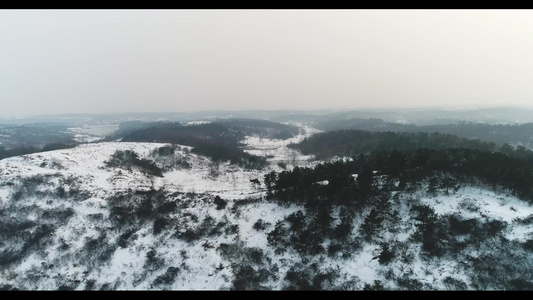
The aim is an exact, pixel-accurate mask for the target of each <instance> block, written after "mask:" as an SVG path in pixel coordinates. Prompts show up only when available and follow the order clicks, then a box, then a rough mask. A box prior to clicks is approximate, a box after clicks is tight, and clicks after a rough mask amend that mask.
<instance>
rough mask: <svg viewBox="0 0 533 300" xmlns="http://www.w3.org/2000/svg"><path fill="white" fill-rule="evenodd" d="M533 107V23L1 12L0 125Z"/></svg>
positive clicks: (295, 13) (238, 13)
mask: <svg viewBox="0 0 533 300" xmlns="http://www.w3.org/2000/svg"><path fill="white" fill-rule="evenodd" d="M502 105H508V106H521V105H525V106H532V105H533V10H524V11H521V10H412V11H411V10H58V11H55V10H33V11H32V10H0V111H1V113H0V115H1V116H12V115H13V116H26V115H39V114H51V113H112V112H152V111H192V110H219V109H220V110H241V109H268V110H277V109H309V110H310V109H324V108H326V109H363V108H387V107H435V106H438V107H475V106H483V107H486V106H502Z"/></svg>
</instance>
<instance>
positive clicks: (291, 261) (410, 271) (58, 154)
mask: <svg viewBox="0 0 533 300" xmlns="http://www.w3.org/2000/svg"><path fill="white" fill-rule="evenodd" d="M312 132H313V131H312V130H310V129H309V128H308V129H307V133H306V134H305V135H303V134H302V135H299V136H297V137H295V138H292V139H288V140H275V139H264V138H259V137H247V138H246V139H245V141H244V144H246V145H247V146H246V147H245V149H246V151H249V152H250V153H252V154H254V155H262V156H265V157H268V160H269V161H270V162H271V164H270V165H269V166H267V167H266V168H265V169H262V170H253V169H244V168H242V167H238V166H235V165H231V164H230V163H221V162H219V163H214V162H213V161H211V160H210V159H209V158H206V157H203V156H201V155H197V154H194V153H192V152H191V147H187V146H181V145H169V144H161V143H118V142H109V143H98V144H87V145H80V146H78V147H76V148H72V149H65V150H56V151H50V152H43V153H35V154H31V155H25V156H19V157H12V158H8V159H4V160H2V161H0V216H1V219H0V235H1V239H0V287H1V288H3V289H22V290H56V289H77V290H85V289H104V290H105V289H114V290H146V289H157V290H160V289H172V290H219V289H253V290H257V289H270V290H281V289H334V290H358V289H438V290H442V289H461V290H462V289H483V290H485V289H533V288H532V283H533V278H532V274H531V272H530V270H531V269H532V268H533V252H532V250H533V245H532V243H531V240H532V239H533V208H532V207H531V206H530V205H528V204H527V203H526V202H524V201H521V200H519V199H517V198H515V197H512V196H508V195H504V194H495V193H494V192H490V191H488V190H485V189H482V188H474V187H463V188H461V189H458V190H457V191H455V192H454V193H452V194H449V195H444V194H443V193H437V194H434V195H429V194H428V193H427V192H426V190H427V183H423V184H422V186H421V188H420V189H418V190H415V191H410V192H409V193H408V192H406V191H400V190H391V191H390V192H388V197H387V198H386V199H383V201H380V202H379V203H374V204H372V205H370V206H368V207H366V208H365V209H362V210H359V211H352V212H348V211H347V210H346V209H345V208H343V207H342V206H334V207H332V209H331V211H330V213H329V216H330V218H329V221H328V222H329V223H328V224H329V227H331V228H336V227H337V226H338V225H340V224H343V222H344V221H345V220H347V219H349V220H350V222H351V223H350V224H352V226H350V227H349V231H348V232H347V233H346V234H345V235H344V236H343V237H342V238H340V237H336V236H333V235H332V236H330V237H326V238H324V239H323V240H321V241H320V244H319V245H315V244H313V243H312V241H313V240H312V239H310V240H309V241H311V242H309V243H310V244H305V243H303V242H302V239H301V238H302V234H301V233H302V231H300V230H301V229H302V227H301V228H297V226H296V225H295V224H298V222H296V221H295V220H300V221H301V223H300V224H303V225H302V226H303V227H305V226H310V224H312V222H311V219H312V218H315V217H316V216H314V215H313V214H312V212H311V211H310V210H309V209H308V208H306V207H305V206H303V205H297V204H294V203H292V204H291V203H286V204H282V203H279V202H277V201H273V200H269V199H267V197H265V196H266V189H265V183H264V175H266V174H269V173H270V172H272V171H276V172H279V171H282V170H283V169H284V168H286V169H292V168H293V167H294V166H295V165H299V166H313V165H314V164H316V162H311V161H310V159H311V158H312V157H310V156H302V155H301V154H300V153H298V152H297V151H295V150H293V149H289V148H288V147H287V145H289V144H290V143H296V142H298V141H301V140H303V139H304V138H305V137H306V136H308V135H309V134H311V133H312ZM117 151H133V152H135V153H137V154H138V157H139V159H146V160H147V161H150V162H151V163H153V164H154V165H155V166H157V167H158V168H160V169H161V170H162V176H161V177H159V176H154V175H150V174H148V173H146V172H145V171H144V169H143V168H142V167H138V166H136V165H131V164H124V165H122V166H118V167H110V166H108V164H106V161H109V160H110V159H111V157H112V156H113V155H114V154H115V153H117ZM280 162H282V163H283V164H281V165H278V163H280ZM256 180H257V181H256ZM322 184H326V185H327V184H328V183H327V182H326V183H322ZM371 216H373V217H371ZM424 216H425V217H424ZM369 220H373V221H372V222H370V221H369ZM428 220H429V221H428ZM364 224H366V225H364ZM368 224H371V225H372V226H371V227H372V228H373V229H372V232H373V234H372V235H368V234H367V232H366V230H365V228H369V226H370V225H368ZM428 224H429V225H431V226H434V227H435V231H434V232H438V233H439V234H440V237H442V239H441V240H442V241H444V243H445V244H447V245H449V246H446V247H444V246H443V249H446V251H445V253H442V254H439V255H431V254H428V251H427V249H425V248H424V247H425V246H427V245H426V244H424V240H423V234H424V232H426V231H424V230H425V228H426V227H427V226H428ZM424 226H426V227H424ZM283 233H284V234H283ZM420 235H422V237H421V236H420ZM302 243H303V244H302ZM299 245H303V246H306V245H314V246H318V247H316V251H315V252H310V251H309V249H303V248H301V247H300V246H299ZM304 248H305V247H304Z"/></svg>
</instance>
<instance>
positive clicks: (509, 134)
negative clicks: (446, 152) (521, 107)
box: [314, 118, 533, 147]
mask: <svg viewBox="0 0 533 300" xmlns="http://www.w3.org/2000/svg"><path fill="white" fill-rule="evenodd" d="M314 126H315V127H316V128H318V129H321V130H325V131H334V130H341V129H357V130H367V131H381V132H384V131H393V132H396V131H401V132H428V133H432V132H440V133H444V134H453V135H457V136H459V137H463V138H469V139H480V140H483V141H489V142H494V143H498V144H504V143H509V144H517V145H525V146H528V147H530V146H532V145H533V140H532V139H531V137H532V136H533V123H524V124H487V123H474V122H459V123H454V124H434V125H423V126H419V125H414V124H400V123H393V122H386V121H384V120H382V119H377V118H370V119H363V118H350V119H342V120H327V121H321V122H316V124H315V125H314Z"/></svg>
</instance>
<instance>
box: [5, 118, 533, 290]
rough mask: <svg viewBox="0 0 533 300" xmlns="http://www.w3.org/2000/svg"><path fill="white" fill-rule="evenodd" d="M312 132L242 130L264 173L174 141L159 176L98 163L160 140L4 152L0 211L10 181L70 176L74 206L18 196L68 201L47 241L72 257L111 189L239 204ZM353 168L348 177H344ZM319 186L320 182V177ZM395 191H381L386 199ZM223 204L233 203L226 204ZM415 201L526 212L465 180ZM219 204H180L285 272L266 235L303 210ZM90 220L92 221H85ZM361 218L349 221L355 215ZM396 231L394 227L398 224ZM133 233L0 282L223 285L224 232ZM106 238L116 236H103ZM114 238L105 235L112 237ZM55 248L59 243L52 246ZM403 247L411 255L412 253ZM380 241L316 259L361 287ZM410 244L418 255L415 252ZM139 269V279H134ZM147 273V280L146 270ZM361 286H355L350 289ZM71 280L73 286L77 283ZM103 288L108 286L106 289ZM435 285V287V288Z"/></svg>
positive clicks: (404, 234) (376, 270) (442, 274)
mask: <svg viewBox="0 0 533 300" xmlns="http://www.w3.org/2000/svg"><path fill="white" fill-rule="evenodd" d="M315 132H317V131H316V130H314V129H312V128H309V127H306V128H305V133H303V134H300V135H298V136H296V137H294V138H291V139H287V140H276V139H265V138H258V137H247V138H246V139H245V141H244V143H245V144H246V148H245V151H247V152H248V153H251V154H255V155H261V156H267V157H268V161H269V162H271V165H270V166H268V167H267V168H266V169H265V170H244V169H242V168H239V167H236V166H234V165H230V164H229V163H220V164H213V163H212V162H211V161H210V160H209V159H207V158H205V157H202V156H198V155H196V154H193V153H191V152H190V149H191V148H190V147H187V146H181V150H177V151H176V152H177V153H176V155H179V156H180V157H184V158H186V160H187V162H188V163H189V164H190V165H191V168H190V169H180V168H175V169H173V170H171V171H168V172H165V173H164V174H163V175H164V176H163V177H161V178H160V177H147V176H146V175H145V174H142V173H140V172H139V171H136V170H133V171H126V170H122V169H118V168H108V167H106V166H105V161H106V160H108V159H109V158H110V157H111V155H112V154H113V153H115V151H117V150H133V151H135V152H137V153H138V154H139V156H140V158H150V153H151V152H152V151H153V150H154V149H157V148H159V147H162V146H165V145H168V144H162V143H120V142H106V143H97V144H85V145H80V146H78V147H75V148H72V149H64V150H56V151H50V152H42V153H35V154H30V155H24V156H19V157H11V158H7V159H4V160H1V161H0V208H1V205H6V203H7V201H9V199H11V196H12V189H13V188H12V186H16V185H17V182H18V181H19V180H20V179H21V178H29V177H32V176H35V175H51V179H50V183H51V184H52V185H54V186H51V187H50V188H55V186H59V185H61V181H60V179H59V177H57V176H56V175H58V174H59V175H61V176H62V178H75V179H76V180H75V181H76V183H77V184H78V185H79V188H80V189H81V190H82V191H88V192H90V193H89V195H90V196H88V198H86V199H82V200H80V201H78V202H76V203H72V202H67V201H66V200H65V201H57V202H55V203H50V202H47V199H26V201H33V203H35V204H36V205H37V206H38V207H39V208H41V209H53V208H61V209H66V208H71V209H72V210H73V211H74V214H73V216H72V217H70V219H69V220H68V221H67V222H65V224H62V227H61V230H56V231H55V236H54V245H61V243H62V242H63V241H68V244H69V247H70V248H69V249H70V250H69V251H71V253H72V254H71V255H73V259H79V258H77V257H76V256H75V255H76V250H79V249H82V248H83V247H86V244H87V241H88V240H93V239H97V238H98V237H99V235H100V234H101V232H103V231H106V230H107V228H108V227H109V232H110V233H109V235H110V236H112V232H113V228H111V227H110V226H111V223H110V222H109V219H108V216H109V210H108V208H107V201H106V200H105V199H106V198H107V197H109V196H111V195H113V194H114V193H115V192H117V191H125V190H128V189H129V188H131V189H137V190H138V189H149V188H151V187H154V188H156V189H157V188H161V187H165V189H166V190H169V191H179V192H185V193H187V192H195V193H200V194H201V193H206V194H209V195H213V196H214V195H219V196H220V197H222V198H223V199H225V200H228V203H229V204H228V209H231V208H233V207H234V206H235V205H237V204H238V203H239V201H233V200H244V199H249V198H261V197H262V196H264V189H262V187H261V186H256V185H254V184H252V182H250V180H252V179H259V180H260V181H262V179H263V176H264V174H266V173H267V172H270V171H271V170H276V171H281V170H282V168H281V167H279V166H278V165H277V163H278V162H284V163H286V164H287V166H288V167H289V168H290V167H294V166H295V165H299V166H312V165H313V164H315V163H317V162H315V161H312V160H313V157H312V156H304V155H301V153H299V152H298V151H295V150H292V149H290V148H288V147H287V146H288V145H289V144H291V143H298V142H299V141H301V140H303V139H304V138H306V137H308V136H310V135H311V134H313V133H315ZM354 175H355V174H354ZM324 183H325V182H324ZM394 196H395V193H393V194H392V195H391V199H392V198H394ZM232 201H233V202H232ZM420 201H421V203H423V204H427V205H430V206H431V207H433V208H434V210H435V212H436V213H437V214H452V213H459V214H461V215H462V216H463V217H465V218H475V217H479V216H480V215H482V216H486V217H487V218H494V219H499V220H502V221H505V222H508V223H513V222H515V223H516V220H517V219H524V218H527V217H529V216H531V215H533V207H531V206H530V205H528V204H527V203H526V202H524V201H521V200H519V199H517V198H514V197H510V196H507V195H500V194H497V193H493V192H490V191H487V190H485V189H480V188H473V187H466V188H462V189H460V190H459V191H457V193H454V194H451V195H449V196H444V195H439V196H436V197H429V196H424V197H421V199H420ZM228 209H226V210H217V209H216V208H215V207H214V205H212V203H209V204H207V203H205V204H202V205H198V206H193V207H191V208H190V210H191V211H194V213H195V215H196V216H200V217H201V218H203V217H206V216H210V217H212V218H213V219H214V220H216V222H220V221H221V220H226V221H228V222H229V223H230V224H237V225H238V228H239V233H238V240H239V242H242V243H244V245H245V247H248V248H258V249H262V250H263V251H264V253H265V255H266V256H268V257H271V258H272V263H273V264H277V265H278V267H279V273H280V274H285V272H286V271H287V270H288V268H289V267H290V266H291V265H294V263H296V262H299V261H300V259H301V258H300V257H299V256H298V255H296V254H295V253H292V252H291V251H288V252H286V253H284V254H282V255H273V249H272V248H270V247H268V243H267V235H266V233H268V232H269V231H271V230H272V229H273V228H274V226H275V224H276V222H277V221H279V220H282V219H284V218H285V217H286V216H287V215H289V214H291V213H294V212H296V211H297V210H299V209H303V208H302V207H298V206H289V207H282V206H279V205H277V204H275V203H270V202H267V203H265V202H251V203H249V204H246V205H242V206H240V207H239V209H238V210H237V211H238V213H229V211H228ZM95 218H97V219H98V220H99V221H95ZM259 219H261V220H262V221H263V222H264V224H267V225H266V226H267V229H266V230H264V231H262V232H259V231H258V230H257V229H254V228H253V225H254V224H255V223H256V222H257V221H258V220H259ZM362 221H363V219H362V218H360V220H356V221H355V222H356V223H357V222H362ZM512 228H513V229H512V230H508V232H506V236H507V237H508V238H511V239H519V240H521V241H525V240H527V239H531V238H532V236H533V228H532V226H531V225H520V226H518V225H517V226H513V227H512ZM402 230H403V229H402ZM408 231H409V230H404V231H400V232H398V233H397V235H396V236H395V237H394V238H390V237H387V238H388V239H389V238H390V239H392V240H396V241H398V242H405V241H407V240H408V238H409V236H410V235H409V232H408ZM135 235H136V238H135V239H132V240H131V241H129V242H128V246H127V247H119V248H117V249H116V250H114V252H113V253H112V256H111V258H110V260H109V261H108V264H107V265H105V266H101V267H99V268H94V269H92V271H91V272H90V273H89V274H84V273H83V272H84V271H85V270H84V269H82V268H81V267H79V266H75V265H73V264H66V265H65V266H61V267H56V268H55V269H54V268H50V269H48V270H46V271H42V269H39V268H41V266H42V265H43V263H45V262H46V261H45V260H43V257H42V256H38V255H34V254H31V255H29V256H28V257H26V258H24V259H23V260H22V262H21V264H19V265H18V266H17V267H16V268H15V269H14V270H9V271H3V272H4V273H0V275H1V274H3V276H4V278H3V279H2V280H1V281H2V282H15V281H14V280H15V279H14V278H15V277H16V276H17V275H16V274H19V275H18V276H26V275H20V274H31V273H32V272H37V271H35V270H39V272H45V275H46V274H48V275H47V276H57V274H62V276H66V277H69V278H71V279H72V280H92V281H94V282H96V286H98V287H100V286H102V285H103V284H105V283H113V284H117V286H116V288H117V289H121V290H146V289H151V288H152V283H153V282H154V280H156V279H157V278H160V276H163V275H164V273H165V272H166V271H167V270H168V267H176V268H179V270H180V272H179V273H178V275H177V276H176V277H175V279H174V281H173V282H172V284H170V285H169V286H168V288H169V289H173V290H180V289H184V290H217V289H227V288H230V287H231V278H232V276H233V275H232V270H231V266H230V262H229V261H227V260H225V259H224V258H223V257H222V256H221V254H220V251H217V250H216V247H217V246H219V245H220V244H222V243H226V244H231V243H234V242H235V240H234V237H226V236H224V235H223V236H218V237H216V238H207V237H205V238H202V239H201V240H199V241H195V242H192V243H188V242H185V241H183V240H179V239H176V238H171V237H170V234H167V235H165V234H162V235H160V236H156V235H154V234H153V233H152V229H151V228H143V229H141V230H139V231H136V232H135ZM113 239H116V236H114V237H113ZM114 242H116V241H114V240H112V241H107V242H106V243H114ZM56 247H59V246H56ZM414 248H415V249H409V251H411V252H412V253H415V254H416V253H418V252H419V251H420V250H419V249H416V247H414ZM154 249H155V250H157V257H158V258H159V259H161V260H163V261H164V266H165V267H163V268H161V269H157V270H155V271H154V272H153V273H149V275H147V272H146V263H147V255H148V253H149V252H150V251H152V250H154ZM380 251H381V245H378V244H375V243H367V244H364V245H363V246H362V247H361V249H359V250H357V251H356V252H355V253H352V255H351V257H350V258H349V259H337V258H331V257H325V258H324V259H325V262H324V263H323V264H322V265H323V266H325V267H328V266H329V267H331V268H337V267H338V268H339V270H340V272H341V274H343V275H346V276H348V277H349V276H356V277H357V278H358V279H359V280H360V283H361V284H365V283H368V284H372V283H373V282H374V281H375V280H383V278H384V275H383V274H382V273H381V272H382V271H383V270H386V269H387V268H385V267H384V266H382V265H381V264H380V263H379V262H378V259H376V257H377V255H379V253H380ZM417 251H418V252H417ZM46 255H48V256H47V258H48V259H49V260H53V259H54V258H55V257H56V256H57V255H58V253H56V252H54V250H50V251H47V254H46ZM404 267H405V265H401V264H399V263H398V265H394V266H393V267H392V269H393V270H394V272H395V273H396V275H397V276H401V275H402V274H404V273H407V272H412V273H414V274H420V275H419V276H420V277H422V278H423V281H424V282H427V283H430V284H433V285H438V284H439V282H442V279H443V278H446V277H447V276H450V277H452V278H459V279H461V280H463V281H464V282H467V279H466V275H464V274H462V273H461V272H458V269H460V267H459V266H457V265H454V264H452V263H441V264H440V265H436V266H433V265H429V266H428V265H427V264H426V263H425V262H423V261H421V260H420V259H415V260H414V262H413V263H412V265H411V266H410V267H409V268H410V269H409V270H404ZM143 276H144V277H143ZM147 276H148V277H147ZM54 283H55V281H53V280H50V281H41V282H39V285H38V289H56V288H57V286H55V285H54ZM281 284H282V283H281V279H279V280H278V281H275V282H270V284H269V286H271V287H273V288H274V289H275V288H278V289H279V288H282V286H281ZM360 287H362V285H361V286H360ZM83 288H84V284H80V285H79V286H78V289H83ZM110 288H113V286H111V287H110ZM442 288H443V289H444V288H445V287H442Z"/></svg>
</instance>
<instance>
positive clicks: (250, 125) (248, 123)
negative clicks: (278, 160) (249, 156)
mask: <svg viewBox="0 0 533 300" xmlns="http://www.w3.org/2000/svg"><path fill="white" fill-rule="evenodd" d="M217 122H218V123H221V124H223V125H225V126H227V127H228V128H230V129H231V130H233V131H235V132H240V133H242V134H244V135H256V136H260V137H264V138H273V139H288V138H291V137H293V136H295V135H297V134H299V133H300V129H299V128H298V127H296V126H291V125H286V124H282V123H278V122H272V121H267V120H257V119H244V118H239V119H227V120H217Z"/></svg>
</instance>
